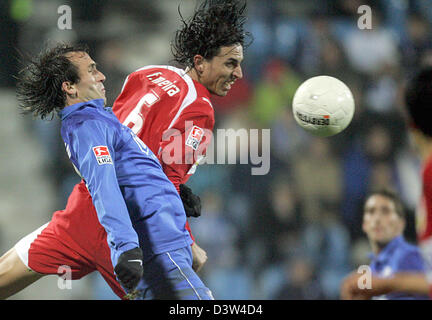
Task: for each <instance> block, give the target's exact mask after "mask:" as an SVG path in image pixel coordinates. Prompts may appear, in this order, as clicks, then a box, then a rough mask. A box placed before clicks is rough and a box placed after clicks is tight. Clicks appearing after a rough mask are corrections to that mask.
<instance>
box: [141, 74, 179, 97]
mask: <svg viewBox="0 0 432 320" xmlns="http://www.w3.org/2000/svg"><path fill="white" fill-rule="evenodd" d="M161 74H162V72H156V73H153V74H149V75H147V78H148V79H149V80H150V81H151V82H153V83H154V84H157V85H158V86H159V87H161V89H162V90H163V91H165V92H166V93H167V94H168V95H169V96H170V97H172V96H174V95H176V94H177V93H179V92H180V89H179V88H178V87H177V86H176V85H175V84H174V83H175V81H174V82H171V81H170V80H167V79H165V78H164V77H162V76H161Z"/></svg>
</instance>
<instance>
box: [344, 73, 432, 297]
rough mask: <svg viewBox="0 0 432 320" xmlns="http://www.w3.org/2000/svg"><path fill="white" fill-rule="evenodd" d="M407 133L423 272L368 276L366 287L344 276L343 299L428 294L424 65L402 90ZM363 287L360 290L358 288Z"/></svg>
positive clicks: (431, 88) (430, 233)
mask: <svg viewBox="0 0 432 320" xmlns="http://www.w3.org/2000/svg"><path fill="white" fill-rule="evenodd" d="M405 100H406V109H407V113H408V118H409V127H410V134H411V136H412V138H413V141H414V144H415V146H416V148H417V151H418V153H419V155H420V159H421V161H422V164H423V170H422V195H421V199H420V202H419V204H418V207H417V212H416V225H417V239H418V244H419V246H420V249H421V251H422V255H423V259H424V262H425V267H426V272H425V273H414V272H404V273H397V274H395V275H393V276H392V277H391V278H376V277H372V279H371V282H370V284H371V286H370V288H363V286H359V285H358V281H359V280H360V277H362V275H359V274H357V273H354V274H351V275H350V276H348V277H347V278H346V279H345V280H344V282H343V283H342V286H341V298H343V299H370V298H371V297H372V296H377V295H381V294H387V293H391V292H405V293H411V294H427V295H429V296H432V272H431V271H432V269H431V262H432V126H431V125H430V121H429V119H430V118H429V112H430V111H431V110H432V68H431V67H429V68H425V69H423V70H422V71H420V72H419V74H417V75H416V76H415V77H414V79H412V80H411V81H410V82H409V84H408V86H407V89H406V93H405ZM362 288H363V289H362Z"/></svg>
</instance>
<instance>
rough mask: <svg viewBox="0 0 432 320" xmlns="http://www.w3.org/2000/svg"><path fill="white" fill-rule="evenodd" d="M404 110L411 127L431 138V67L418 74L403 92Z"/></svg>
mask: <svg viewBox="0 0 432 320" xmlns="http://www.w3.org/2000/svg"><path fill="white" fill-rule="evenodd" d="M405 103H406V109H407V111H408V114H409V118H410V119H409V120H410V121H411V123H410V124H411V125H412V126H414V127H416V128H417V129H419V130H420V131H422V132H423V133H424V134H425V135H427V136H429V137H432V126H431V125H430V120H429V119H430V116H429V112H431V111H432V67H426V68H424V69H422V70H421V71H420V72H418V73H417V74H416V75H415V76H414V77H413V78H412V79H411V80H410V81H409V82H408V84H407V88H406V90H405Z"/></svg>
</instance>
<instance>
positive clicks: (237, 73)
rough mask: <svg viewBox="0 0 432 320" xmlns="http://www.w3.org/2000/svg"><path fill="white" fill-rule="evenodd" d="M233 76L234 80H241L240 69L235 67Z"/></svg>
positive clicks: (241, 72)
mask: <svg viewBox="0 0 432 320" xmlns="http://www.w3.org/2000/svg"><path fill="white" fill-rule="evenodd" d="M233 76H234V77H235V78H236V79H241V78H243V71H242V68H241V67H240V66H237V67H236V68H235V69H234V72H233Z"/></svg>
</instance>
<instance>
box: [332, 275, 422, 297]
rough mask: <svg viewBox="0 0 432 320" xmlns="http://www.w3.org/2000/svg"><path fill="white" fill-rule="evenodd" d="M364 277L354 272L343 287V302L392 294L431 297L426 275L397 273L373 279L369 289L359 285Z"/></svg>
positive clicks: (345, 280) (341, 295)
mask: <svg viewBox="0 0 432 320" xmlns="http://www.w3.org/2000/svg"><path fill="white" fill-rule="evenodd" d="M361 276H362V275H361V274H358V273H356V272H353V273H352V274H350V275H349V276H347V277H346V278H345V279H344V280H343V282H342V285H341V294H340V297H341V299H343V300H368V299H371V298H372V297H374V296H380V295H383V294H388V293H391V292H404V293H409V294H419V295H429V292H430V285H429V283H428V281H427V279H426V276H425V274H424V273H415V272H405V273H396V274H395V275H393V276H392V277H391V278H378V277H372V278H371V283H370V284H371V285H370V286H369V287H367V286H366V287H365V286H361V285H359V280H360V277H361Z"/></svg>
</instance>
